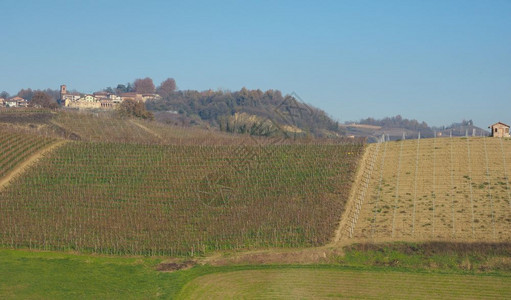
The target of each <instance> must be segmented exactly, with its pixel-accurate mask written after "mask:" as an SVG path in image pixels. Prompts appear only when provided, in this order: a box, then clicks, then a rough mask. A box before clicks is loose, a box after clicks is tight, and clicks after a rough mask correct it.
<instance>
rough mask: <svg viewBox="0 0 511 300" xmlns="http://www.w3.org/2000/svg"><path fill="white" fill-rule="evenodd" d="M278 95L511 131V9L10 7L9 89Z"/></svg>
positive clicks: (6, 5) (221, 4)
mask: <svg viewBox="0 0 511 300" xmlns="http://www.w3.org/2000/svg"><path fill="white" fill-rule="evenodd" d="M147 76H149V77H151V78H153V80H154V81H155V83H156V84H158V83H160V82H161V81H163V80H164V79H166V78H168V77H173V78H175V79H176V82H177V85H178V87H179V88H180V89H197V90H206V89H219V88H221V89H229V90H238V89H240V88H241V87H243V86H245V87H247V88H249V89H257V88H259V89H262V90H266V89H280V90H282V91H283V92H284V93H291V92H296V93H297V94H298V95H300V97H301V98H302V99H303V100H304V101H306V102H308V103H310V104H312V105H314V106H317V107H319V108H321V109H323V110H325V111H326V112H327V113H329V114H330V115H331V116H332V117H333V118H335V119H337V120H339V121H348V120H357V119H360V118H365V117H369V116H371V117H376V118H380V117H385V116H393V115H396V114H401V115H402V116H403V117H407V118H416V119H418V120H420V121H426V122H427V123H428V124H430V125H444V124H445V125H447V124H449V123H451V122H453V121H460V120H461V119H463V118H466V119H469V118H471V119H473V120H474V122H475V123H476V125H478V126H481V127H486V126H488V125H489V124H490V123H491V122H494V121H499V120H500V121H503V122H507V123H511V1H510V0H504V1H499V0H481V1H469V0H463V1H449V0H441V1H433V0H428V1H423V0H420V1H414V0H404V1H379V0H374V1H250V2H248V1H152V0H146V1H125V0H123V1H108V0H106V1H99V0H98V1H85V0H83V1H74V0H70V1H64V0H62V1H52V0H47V1H38V0H33V1H27V0H1V1H0V91H1V90H6V91H8V92H9V93H11V94H14V93H16V92H17V91H18V90H19V89H21V88H27V87H30V88H33V89H41V88H54V89H57V88H58V86H59V85H60V84H62V83H65V84H67V85H68V88H69V89H77V90H79V91H83V92H93V91H96V90H100V89H102V88H105V87H107V86H116V85H117V84H118V83H126V82H132V81H133V80H134V79H136V78H143V77H147Z"/></svg>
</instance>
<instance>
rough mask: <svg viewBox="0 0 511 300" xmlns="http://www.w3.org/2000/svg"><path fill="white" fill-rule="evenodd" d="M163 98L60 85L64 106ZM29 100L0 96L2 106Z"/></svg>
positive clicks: (103, 106) (85, 106)
mask: <svg viewBox="0 0 511 300" xmlns="http://www.w3.org/2000/svg"><path fill="white" fill-rule="evenodd" d="M158 98H161V97H160V95H158V94H140V93H122V94H120V95H116V94H113V93H107V92H96V93H93V94H80V93H76V92H68V91H67V87H66V85H61V86H60V99H58V102H59V104H60V105H61V106H63V107H68V108H78V109H113V108H115V107H116V106H118V105H119V104H121V103H122V102H123V101H124V100H127V99H133V100H136V101H142V102H144V103H145V102H146V101H147V100H150V99H158ZM28 104H29V101H28V100H26V99H23V98H21V97H18V96H16V97H12V98H9V99H4V98H0V107H28Z"/></svg>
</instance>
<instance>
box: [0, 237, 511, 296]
mask: <svg viewBox="0 0 511 300" xmlns="http://www.w3.org/2000/svg"><path fill="white" fill-rule="evenodd" d="M409 247H412V248H413V247H415V248H416V249H419V250H420V251H419V252H423V254H425V255H423V254H419V255H417V253H408V254H406V252H407V250H406V249H408V248H409ZM443 247H445V246H443ZM486 247H490V248H491V247H493V248H494V250H495V249H497V251H496V252H495V251H494V252H492V251H484V252H488V253H493V254H495V255H492V254H489V255H486V254H482V252H481V253H480V254H481V256H479V257H478V258H477V260H478V261H480V262H483V261H486V262H488V261H492V260H494V259H495V258H496V257H498V256H499V255H508V254H505V253H504V252H506V251H508V250H509V246H505V247H499V246H492V245H487V246H486ZM447 248H448V247H447ZM482 248H483V249H484V247H482ZM439 249H441V248H439V247H438V245H437V246H435V245H426V246H423V245H417V244H413V245H412V244H396V245H393V244H390V245H383V246H382V245H372V246H367V245H364V246H362V245H360V246H356V247H351V248H349V249H347V250H346V251H347V255H346V256H343V257H342V261H338V262H336V263H334V262H332V263H331V264H330V265H287V266H283V265H251V266H249V265H245V266H243V265H238V266H222V267H212V266H207V265H205V266H203V265H197V266H195V267H193V268H191V269H183V270H179V271H175V272H160V271H158V269H159V266H161V263H162V262H163V263H165V261H163V258H160V257H141V256H134V257H133V256H132V257H124V256H101V255H99V256H98V255H86V254H73V253H62V252H44V251H43V252H41V251H27V250H9V249H0V270H2V271H1V272H0V298H3V299H70V298H73V299H74V298H80V299H159V298H162V299H169V298H170V299H200V298H207V299H215V298H217V299H218V298H222V299H225V298H278V299H291V298H292V299H296V298H302V299H303V298H307V299H311V298H314V299H318V298H363V299H371V298H373V299H375V298H393V299H396V298H398V299H399V298H401V299H403V298H407V299H410V298H414V299H417V298H422V299H425V298H428V299H430V298H436V299H440V298H447V299H450V298H458V299H459V298H463V299H478V298H479V299H490V298H499V299H504V298H509V297H511V292H510V291H509V289H508V286H509V284H511V273H509V270H510V269H509V268H507V270H504V271H502V270H500V271H498V270H497V269H492V268H485V269H479V268H478V269H474V270H467V269H465V268H462V267H461V268H460V267H449V266H448V265H443V264H442V262H445V261H452V260H453V258H454V257H455V256H457V254H456V253H449V252H448V251H438V250H439ZM467 249H468V251H465V253H463V254H464V255H468V256H470V257H473V256H477V253H478V252H477V251H475V252H474V251H473V250H474V248H470V247H468V248H466V250H467ZM499 249H500V250H499ZM430 250H434V251H433V252H435V253H436V254H435V255H433V256H430V255H427V253H428V252H429V251H430ZM486 250H488V249H486ZM502 251H504V252H502ZM462 252H463V251H462ZM421 257H422V258H423V259H424V261H426V260H427V261H429V263H430V264H429V265H427V266H426V265H425V266H424V267H421V266H420V265H421V264H420V263H417V264H410V265H409V266H410V267H407V266H406V265H405V264H403V266H396V265H388V264H379V263H378V260H379V259H387V260H388V259H390V260H393V259H400V260H402V261H403V263H412V262H413V261H415V262H417V261H420V260H421ZM178 263H179V262H178ZM433 263H434V264H435V265H434V266H433Z"/></svg>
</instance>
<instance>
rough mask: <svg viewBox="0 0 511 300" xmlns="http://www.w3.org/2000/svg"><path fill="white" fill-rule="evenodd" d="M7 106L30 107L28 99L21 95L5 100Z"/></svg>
mask: <svg viewBox="0 0 511 300" xmlns="http://www.w3.org/2000/svg"><path fill="white" fill-rule="evenodd" d="M4 102H5V106H6V107H28V101H27V100H25V99H23V98H21V97H13V98H11V99H7V100H4Z"/></svg>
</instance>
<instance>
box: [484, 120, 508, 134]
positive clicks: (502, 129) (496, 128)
mask: <svg viewBox="0 0 511 300" xmlns="http://www.w3.org/2000/svg"><path fill="white" fill-rule="evenodd" d="M488 128H491V136H492V137H509V125H507V124H504V123H502V122H497V123H495V124H493V125H491V126H488Z"/></svg>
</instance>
